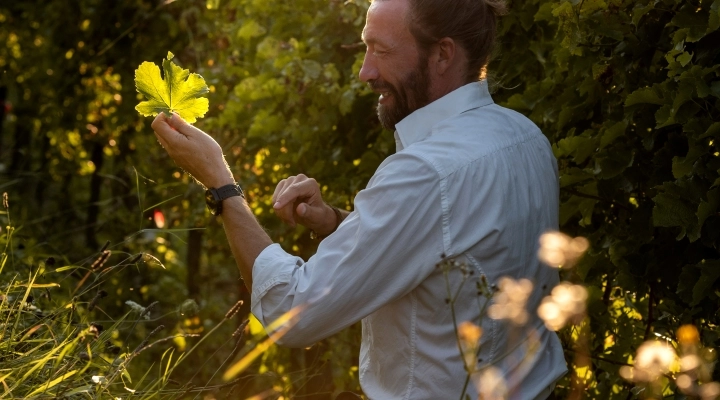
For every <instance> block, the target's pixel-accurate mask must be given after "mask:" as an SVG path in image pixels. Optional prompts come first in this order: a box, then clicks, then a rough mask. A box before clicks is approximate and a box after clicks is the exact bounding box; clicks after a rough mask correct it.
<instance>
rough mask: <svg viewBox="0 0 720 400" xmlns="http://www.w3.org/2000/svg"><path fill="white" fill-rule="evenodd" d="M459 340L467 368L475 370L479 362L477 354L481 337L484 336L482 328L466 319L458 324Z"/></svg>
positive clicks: (470, 370)
mask: <svg viewBox="0 0 720 400" xmlns="http://www.w3.org/2000/svg"><path fill="white" fill-rule="evenodd" d="M457 330H458V341H459V342H460V348H461V349H462V353H463V358H464V359H465V369H466V370H467V371H469V372H472V371H473V370H475V365H476V364H477V362H476V360H475V354H477V349H478V347H479V346H480V337H482V328H480V327H479V326H477V325H475V324H473V323H472V322H470V321H465V322H463V323H461V324H460V325H458V327H457Z"/></svg>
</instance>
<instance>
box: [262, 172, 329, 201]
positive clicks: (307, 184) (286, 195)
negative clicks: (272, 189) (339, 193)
mask: <svg viewBox="0 0 720 400" xmlns="http://www.w3.org/2000/svg"><path fill="white" fill-rule="evenodd" d="M286 181H287V182H286V183H285V186H284V187H283V188H282V191H281V192H280V193H278V195H277V197H276V198H275V199H274V200H275V201H274V204H273V207H274V208H275V209H278V208H283V207H285V206H287V205H288V204H292V203H294V202H295V201H297V200H300V199H308V200H315V201H317V200H318V199H320V185H318V183H317V181H316V180H315V179H312V178H308V177H306V176H305V175H302V174H300V175H298V176H296V177H293V178H288V179H287V180H286Z"/></svg>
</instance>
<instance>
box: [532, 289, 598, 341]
mask: <svg viewBox="0 0 720 400" xmlns="http://www.w3.org/2000/svg"><path fill="white" fill-rule="evenodd" d="M587 298H588V293H587V290H586V289H585V288H584V287H583V286H581V285H573V284H571V283H568V282H562V283H560V284H559V285H557V286H555V288H553V290H552V292H551V293H550V296H547V297H545V298H544V299H543V300H542V303H541V304H540V307H538V315H539V316H540V318H542V320H543V321H545V326H547V327H548V329H550V330H553V331H557V330H559V329H560V328H562V327H563V326H565V324H566V323H567V322H568V321H569V320H571V319H576V318H581V317H582V316H583V315H585V301H587Z"/></svg>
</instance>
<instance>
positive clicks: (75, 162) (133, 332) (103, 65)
mask: <svg viewBox="0 0 720 400" xmlns="http://www.w3.org/2000/svg"><path fill="white" fill-rule="evenodd" d="M367 7H368V2H366V1H361V0H348V1H339V0H324V1H320V0H298V1H294V2H279V1H258V0H207V1H205V0H202V1H200V0H177V1H164V2H155V1H146V0H128V1H123V2H103V1H99V0H77V1H74V2H70V3H68V2H66V1H60V0H49V1H44V2H37V1H23V2H14V3H12V4H10V3H3V5H1V6H0V71H1V72H2V74H1V75H0V103H4V105H5V107H4V108H2V109H0V113H1V114H0V120H1V121H2V125H1V126H0V129H1V130H0V190H2V191H3V192H7V193H8V195H9V202H10V215H8V214H4V218H5V219H6V220H8V221H7V224H5V223H4V224H3V231H2V232H1V234H2V235H3V236H2V238H3V239H2V240H3V242H2V244H3V245H4V246H6V251H5V253H4V256H3V259H4V260H5V261H4V263H5V266H4V268H3V269H2V270H1V272H0V274H1V275H0V276H2V280H0V284H1V285H3V287H4V288H9V287H11V286H12V282H15V281H18V280H23V279H29V278H28V276H36V277H37V282H38V283H40V284H41V283H51V282H57V283H60V287H53V288H50V289H47V290H46V291H47V293H48V294H47V295H41V292H42V290H40V289H33V290H32V292H33V295H34V296H33V297H34V300H33V302H34V304H35V305H36V306H37V307H39V308H40V309H43V310H50V309H53V308H55V307H63V306H65V305H66V304H68V303H72V304H77V310H78V312H77V314H73V315H72V316H68V317H67V320H66V323H67V324H68V326H80V325H83V324H85V325H83V326H87V323H88V321H103V320H104V321H106V322H105V326H106V329H107V328H109V327H110V326H113V329H112V331H111V332H110V333H111V334H112V338H111V339H112V340H114V343H115V344H116V345H117V346H118V347H121V348H126V349H130V350H132V349H133V348H134V347H135V346H137V345H138V344H139V343H140V342H141V341H142V340H143V338H145V337H146V336H147V335H148V333H149V332H150V331H152V330H153V329H154V328H155V327H157V326H158V325H160V324H162V325H164V326H165V327H166V328H165V331H166V333H168V332H170V333H171V334H189V333H190V334H192V333H197V334H205V333H207V332H208V331H209V330H210V329H212V328H213V327H216V326H218V324H219V323H220V322H221V321H222V320H223V317H224V315H225V312H226V311H227V310H228V309H229V308H230V307H231V306H232V305H233V304H234V303H235V302H236V301H237V300H238V299H244V300H245V301H246V304H245V305H244V306H243V307H242V308H241V309H240V312H239V314H238V315H237V316H236V317H233V319H232V321H230V323H228V324H224V325H222V326H220V327H219V328H218V329H217V331H216V332H214V333H213V335H214V336H213V337H212V338H211V339H209V340H208V341H206V342H204V343H203V345H202V346H200V347H198V349H197V350H196V351H195V352H194V353H193V354H191V355H190V356H189V357H190V358H189V359H188V360H189V361H186V362H184V363H183V364H181V365H179V366H178V367H177V369H176V370H175V371H174V372H173V375H172V376H171V382H170V386H172V385H173V384H174V385H176V387H181V388H186V387H188V385H189V384H190V383H192V384H193V385H196V386H201V385H205V384H210V383H218V384H221V383H222V380H221V379H220V375H221V374H218V373H216V372H217V371H218V370H222V366H223V365H224V364H223V363H225V362H226V361H227V360H226V359H227V357H228V354H230V355H234V352H233V349H234V348H235V347H234V346H235V340H233V337H232V332H233V331H234V330H235V329H236V328H237V327H238V326H240V324H241V322H242V321H243V320H244V319H246V318H247V316H248V313H249V308H248V303H249V295H248V293H247V292H246V290H245V289H244V287H243V285H242V284H241V282H240V281H239V276H238V275H239V274H238V273H237V272H236V268H235V266H234V261H233V259H232V255H231V253H230V251H229V248H228V246H227V244H226V240H225V238H224V234H223V232H222V229H221V227H220V226H219V222H218V221H217V220H214V219H213V218H212V217H211V216H210V215H209V214H208V213H207V212H206V211H205V209H204V204H203V201H202V188H201V187H200V186H199V185H196V184H194V183H193V182H192V180H191V178H190V177H189V176H188V175H187V174H184V173H183V172H182V171H180V170H179V169H178V168H176V167H175V166H174V164H173V162H172V161H171V160H170V159H168V157H167V155H166V154H165V152H164V151H162V149H161V148H160V146H159V145H158V144H157V142H156V140H155V138H154V135H152V134H151V130H150V127H149V124H150V120H149V119H146V118H141V117H140V116H138V114H137V112H136V111H135V110H134V106H135V105H136V104H137V102H138V97H137V94H136V92H135V88H134V85H133V72H134V70H135V68H137V66H138V65H139V64H140V63H141V62H143V61H154V62H160V60H161V59H162V58H164V57H165V55H166V54H167V52H168V51H172V52H173V53H174V54H175V55H176V61H178V63H179V64H181V65H182V66H183V67H184V68H189V69H190V70H191V71H193V72H198V73H200V74H202V75H203V76H204V77H205V79H206V80H207V82H208V85H209V86H210V89H211V93H210V95H209V97H210V105H211V108H210V112H209V113H208V116H207V118H205V119H204V120H202V121H201V122H199V123H198V126H199V127H201V128H202V129H204V130H206V131H207V132H209V133H210V134H211V135H213V136H214V137H215V138H216V139H217V140H218V141H219V142H220V143H221V145H222V146H223V148H224V149H225V153H226V155H227V158H228V161H229V163H230V165H231V167H232V169H233V172H234V174H235V177H236V178H237V179H238V180H239V181H241V182H242V183H243V185H244V187H245V189H246V192H247V193H248V194H249V196H248V198H249V200H250V202H251V207H252V209H253V211H254V212H255V214H256V215H257V217H258V219H259V220H260V221H261V223H262V224H263V225H264V226H265V227H266V228H267V229H268V231H269V232H270V233H271V236H272V237H273V238H274V239H275V240H277V241H279V242H280V243H282V244H283V246H284V247H285V248H286V249H288V250H290V251H292V252H294V253H296V254H298V255H301V256H303V257H308V256H309V255H311V254H312V253H313V251H314V250H315V248H316V246H317V244H316V243H315V242H313V241H312V240H310V239H309V235H308V232H307V231H305V230H303V229H302V228H299V229H296V230H293V229H290V228H287V227H285V226H283V225H281V224H280V223H279V221H278V220H277V219H276V218H275V217H274V216H273V215H272V212H271V206H270V196H271V194H272V191H273V189H274V187H275V184H276V183H277V182H278V181H279V180H280V179H282V178H284V177H286V176H288V175H295V174H298V173H304V174H306V175H308V176H312V177H314V178H316V179H317V180H318V181H319V182H320V183H321V185H322V188H323V192H324V196H325V197H326V198H327V200H328V201H329V202H331V203H333V204H336V205H339V206H345V207H347V208H348V209H351V208H352V199H353V196H354V194H355V193H356V192H357V191H358V190H360V189H361V188H362V187H364V185H365V183H366V182H367V180H368V179H369V177H370V176H371V175H372V173H373V172H374V170H375V168H376V167H377V165H379V163H380V162H381V160H382V159H383V158H384V157H386V156H387V155H389V154H391V153H392V152H393V151H394V142H393V140H392V135H391V134H390V133H389V132H386V131H385V132H384V131H382V129H381V127H380V126H379V124H378V122H377V119H376V117H375V115H374V111H373V109H374V102H375V101H376V100H375V98H374V96H373V95H371V94H370V93H369V91H368V90H367V88H366V87H365V85H363V84H362V83H361V82H360V81H359V80H358V79H357V73H358V70H359V67H360V65H361V62H362V54H363V51H364V46H363V45H362V44H361V43H360V37H359V34H360V30H361V29H362V26H363V23H364V14H365V11H366V9H367ZM719 28H720V0H714V1H710V0H692V1H690V0H682V1H681V0H653V1H648V0H637V1H628V0H607V1H604V0H572V1H566V0H563V1H540V0H514V1H512V2H511V11H510V13H509V15H508V16H506V17H505V18H504V19H503V20H502V23H501V25H500V35H499V37H500V43H499V45H498V51H497V56H496V58H495V60H494V61H493V63H492V64H491V67H490V70H491V71H492V73H493V76H494V81H495V86H496V92H495V94H494V97H495V100H496V102H498V103H499V104H502V105H504V106H507V107H509V108H512V109H515V110H517V111H520V112H522V113H524V114H526V115H527V116H529V117H530V118H531V119H532V120H533V121H534V122H535V123H536V124H538V125H539V126H540V127H541V129H542V130H543V132H544V133H545V134H546V135H547V136H548V138H549V139H550V141H551V143H552V144H553V150H554V152H555V155H556V156H557V158H558V161H559V166H560V174H561V187H562V188H561V200H562V204H561V221H560V222H561V227H562V228H561V229H562V231H564V232H566V233H569V234H571V235H573V236H585V237H587V238H588V239H589V240H590V242H591V250H590V251H589V253H588V254H587V256H586V257H585V258H584V259H583V260H582V261H581V262H580V263H579V265H578V266H577V267H576V268H575V269H574V270H571V271H562V272H561V273H562V275H563V277H564V278H565V279H568V280H572V281H575V282H579V283H583V284H584V285H586V286H587V287H588V290H589V293H590V297H589V300H588V318H587V319H586V320H585V322H584V323H582V324H580V325H578V326H575V327H572V328H567V329H565V330H563V331H561V337H562V339H563V342H564V344H565V348H566V355H567V359H568V361H569V363H570V366H571V368H572V369H573V371H574V374H571V375H569V376H568V377H567V378H566V379H565V380H564V381H562V382H561V383H560V385H559V387H558V389H557V390H556V393H557V394H558V395H559V396H560V397H562V398H564V397H566V396H569V393H570V388H571V387H573V386H578V385H580V386H581V387H583V388H585V394H586V396H587V397H588V398H602V399H606V398H612V399H615V398H617V399H621V398H622V399H628V398H635V397H642V396H644V394H643V391H641V390H637V388H635V389H633V385H632V384H631V383H629V382H626V381H624V380H623V379H622V378H621V377H620V375H619V373H618V370H619V368H620V367H621V366H622V365H625V364H628V363H632V361H633V357H634V354H635V350H636V349H637V347H638V346H639V345H640V344H641V343H643V341H645V340H647V339H652V338H658V337H659V338H660V339H664V340H665V339H666V340H672V339H673V338H674V337H675V331H676V329H677V328H678V327H679V326H681V325H683V324H689V323H691V324H694V325H696V326H697V327H698V328H699V330H700V337H701V341H702V343H703V344H704V345H705V346H707V347H708V348H717V347H718V346H719V345H720V337H719V336H720V331H719V330H718V322H719V319H720V289H719V288H720V283H719V282H720V253H719V249H720V247H719V246H720V212H719V209H718V207H719V206H720V153H719V151H720V142H719V141H720V100H719V99H720V46H718V43H720V29H719ZM10 216H12V219H11V220H10ZM5 225H8V226H9V225H13V226H14V227H15V230H14V231H10V230H8V229H7V227H6V226H5ZM11 234H12V235H11ZM106 241H110V245H109V247H108V249H109V250H111V251H112V255H111V256H110V259H109V261H108V263H114V264H116V265H120V264H122V265H125V264H127V262H126V261H127V259H128V257H129V256H131V255H134V254H138V253H141V252H143V253H145V254H146V255H145V256H143V257H142V258H141V259H140V260H139V261H138V262H137V263H134V264H133V265H130V266H128V267H127V268H122V269H118V271H116V272H114V273H113V274H110V275H108V276H107V277H106V278H103V279H101V280H98V281H97V283H98V284H99V286H97V287H96V286H93V287H92V289H93V290H95V289H96V288H102V289H103V290H105V291H106V292H107V293H108V297H107V298H104V299H102V300H101V302H100V303H99V305H98V308H97V309H94V310H93V311H89V310H88V308H89V307H88V303H89V302H90V301H91V300H92V298H93V297H94V295H95V291H90V290H89V289H83V290H79V291H76V290H75V288H76V286H77V284H78V282H79V281H80V279H81V278H82V276H84V274H85V271H86V270H88V269H89V268H90V266H91V265H90V264H91V263H92V261H93V259H94V258H95V257H97V255H98V251H99V250H100V249H101V247H103V244H104V243H105V242H106ZM48 257H53V259H54V260H56V263H57V264H56V265H54V266H52V265H49V263H48ZM123 263H125V264H123ZM65 266H67V267H70V268H68V269H62V267H65ZM59 267H60V268H59ZM58 269H59V270H60V272H57V271H58ZM93 274H94V273H93ZM93 276H94V277H95V276H96V275H93ZM43 290H44V289H43ZM189 299H191V300H194V301H195V302H196V303H197V304H198V307H197V308H196V307H194V306H193V304H194V303H192V302H187V300H189ZM127 300H133V301H135V302H137V303H139V304H142V305H148V304H150V303H152V302H155V301H158V302H159V303H158V304H157V306H156V307H155V308H154V309H153V311H152V314H151V315H152V318H151V320H149V321H145V320H142V321H140V322H138V323H131V322H130V321H129V320H122V318H124V317H123V316H125V314H126V313H127V312H128V306H127V305H125V302H126V301H127ZM118 321H119V323H118V324H117V325H113V322H118ZM25 323H27V324H28V326H32V325H33V323H34V321H33V319H32V318H29V319H28V320H27V321H26V322H25ZM115 336H117V337H115ZM581 337H583V338H585V339H583V340H587V349H589V352H586V353H587V354H584V357H578V353H579V350H578V346H577V342H578V341H579V340H580V339H579V338H581ZM263 339H264V333H263V332H262V328H261V327H259V326H258V324H257V323H256V322H254V321H251V323H250V325H249V328H247V333H246V335H245V336H244V338H243V339H242V340H241V342H242V343H241V344H242V345H243V346H242V347H244V348H252V347H253V346H254V345H255V344H256V343H258V342H260V341H262V340H263ZM198 340H199V339H197V338H189V337H188V338H185V337H182V338H176V339H175V340H174V341H171V342H169V343H167V344H166V345H165V346H164V347H163V346H157V347H153V348H150V349H148V350H147V351H146V352H144V353H143V354H141V355H139V356H138V357H137V358H136V359H135V360H133V363H132V365H131V367H130V369H129V370H128V372H129V374H130V375H138V376H142V375H143V374H144V373H145V372H146V371H149V370H151V368H152V366H155V368H156V365H157V363H158V361H159V360H161V357H162V354H163V351H164V350H165V349H167V348H168V347H172V348H174V349H176V351H178V352H180V351H182V350H185V349H187V348H188V347H189V346H192V345H193V344H194V343H196V342H197V341H198ZM358 346H359V327H358V326H353V327H351V328H349V329H348V330H346V331H343V332H341V333H339V334H338V335H336V336H334V337H332V338H329V339H327V340H324V341H322V342H321V343H319V344H317V345H315V346H313V347H311V348H308V349H292V350H290V349H282V348H277V347H271V348H270V349H269V350H268V351H266V352H265V353H264V354H263V356H262V357H261V360H260V361H259V362H256V363H255V364H253V366H252V367H251V368H250V369H249V370H247V371H246V372H245V373H244V374H243V377H244V380H243V381H241V382H240V383H238V384H236V385H235V386H226V387H219V388H216V389H213V390H212V391H207V392H205V393H206V394H205V395H206V396H216V397H217V398H224V397H223V396H229V397H230V398H235V397H238V396H239V397H242V396H244V397H248V396H250V395H253V394H257V393H266V394H265V396H275V397H277V396H278V395H280V394H282V395H284V396H285V397H294V398H308V399H326V398H330V397H331V395H332V394H334V393H338V392H339V391H342V390H356V389H358V388H359V385H358V382H357V353H358ZM103 354H105V353H103ZM103 357H106V358H108V359H109V360H112V357H111V356H109V355H106V354H105V355H103ZM198 366H202V367H201V368H198ZM93 368H96V369H100V368H101V366H96V367H93ZM91 370H92V369H91ZM91 370H88V371H86V373H85V375H87V374H89V373H91V372H92V371H91ZM153 371H154V370H153ZM152 373H153V374H157V373H156V372H152ZM0 375H4V374H3V373H0ZM133 377H134V376H133ZM8 379H10V380H9V382H10V381H11V379H12V378H8ZM83 379H85V380H86V381H88V382H89V379H90V377H89V376H86V377H84V378H83ZM136 379H137V378H136ZM714 379H715V380H718V372H717V371H716V372H715V377H714ZM40 382H42V380H41V381H40ZM136 382H137V380H136ZM173 382H174V383H173ZM126 384H127V382H126ZM268 390H270V392H268ZM663 390H664V391H665V394H666V396H667V397H668V398H678V399H681V398H684V396H683V395H681V394H675V392H676V388H675V386H674V383H673V382H672V381H671V380H670V381H668V382H667V386H666V387H665V388H664V389H663ZM181 392H182V391H181ZM267 393H271V394H269V395H268V394H267ZM193 396H194V394H193ZM17 397H22V396H19V395H18V396H17ZM244 397H243V398H244ZM210 398H213V397H210Z"/></svg>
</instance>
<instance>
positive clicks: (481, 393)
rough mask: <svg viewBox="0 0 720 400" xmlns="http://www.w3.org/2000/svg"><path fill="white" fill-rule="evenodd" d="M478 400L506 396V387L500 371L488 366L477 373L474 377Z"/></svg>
mask: <svg viewBox="0 0 720 400" xmlns="http://www.w3.org/2000/svg"><path fill="white" fill-rule="evenodd" d="M475 386H476V387H477V392H478V399H479V400H504V399H507V396H508V388H507V384H506V383H505V379H504V378H503V376H502V372H501V371H500V370H499V369H497V368H495V367H489V368H487V369H485V370H483V371H482V372H480V373H479V375H478V376H477V378H476V379H475Z"/></svg>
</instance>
